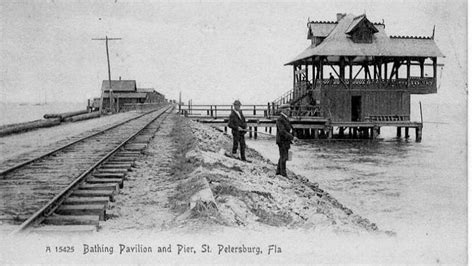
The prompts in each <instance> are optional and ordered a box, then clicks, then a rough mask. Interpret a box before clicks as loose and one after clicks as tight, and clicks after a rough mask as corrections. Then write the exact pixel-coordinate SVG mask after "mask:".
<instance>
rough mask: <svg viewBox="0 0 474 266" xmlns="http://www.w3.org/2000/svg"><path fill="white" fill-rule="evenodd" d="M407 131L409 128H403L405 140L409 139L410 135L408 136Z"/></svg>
mask: <svg viewBox="0 0 474 266" xmlns="http://www.w3.org/2000/svg"><path fill="white" fill-rule="evenodd" d="M408 129H409V127H405V138H406V139H407V138H409V137H410V135H408Z"/></svg>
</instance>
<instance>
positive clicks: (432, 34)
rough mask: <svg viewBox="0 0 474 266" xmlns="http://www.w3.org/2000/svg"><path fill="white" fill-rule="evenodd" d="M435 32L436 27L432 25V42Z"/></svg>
mask: <svg viewBox="0 0 474 266" xmlns="http://www.w3.org/2000/svg"><path fill="white" fill-rule="evenodd" d="M435 31H436V25H433V34H432V35H431V39H432V40H434V36H435Z"/></svg>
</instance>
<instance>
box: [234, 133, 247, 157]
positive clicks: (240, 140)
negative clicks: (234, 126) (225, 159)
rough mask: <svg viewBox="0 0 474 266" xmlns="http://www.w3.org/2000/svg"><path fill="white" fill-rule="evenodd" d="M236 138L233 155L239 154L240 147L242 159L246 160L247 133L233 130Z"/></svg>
mask: <svg viewBox="0 0 474 266" xmlns="http://www.w3.org/2000/svg"><path fill="white" fill-rule="evenodd" d="M232 136H233V137H234V145H233V146H232V153H233V154H235V153H237V148H238V147H239V145H240V159H241V160H245V132H238V131H234V130H232Z"/></svg>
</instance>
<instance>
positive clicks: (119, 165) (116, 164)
mask: <svg viewBox="0 0 474 266" xmlns="http://www.w3.org/2000/svg"><path fill="white" fill-rule="evenodd" d="M132 166H133V163H131V162H129V163H126V162H107V163H105V164H104V165H101V166H100V168H104V169H106V168H126V169H127V170H130V169H132Z"/></svg>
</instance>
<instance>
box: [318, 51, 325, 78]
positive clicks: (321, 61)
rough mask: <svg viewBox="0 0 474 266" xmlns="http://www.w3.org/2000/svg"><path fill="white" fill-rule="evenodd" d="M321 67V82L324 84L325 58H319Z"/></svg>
mask: <svg viewBox="0 0 474 266" xmlns="http://www.w3.org/2000/svg"><path fill="white" fill-rule="evenodd" d="M319 67H320V68H321V70H319V75H320V76H321V82H322V81H323V78H324V73H323V70H324V64H323V57H319Z"/></svg>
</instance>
